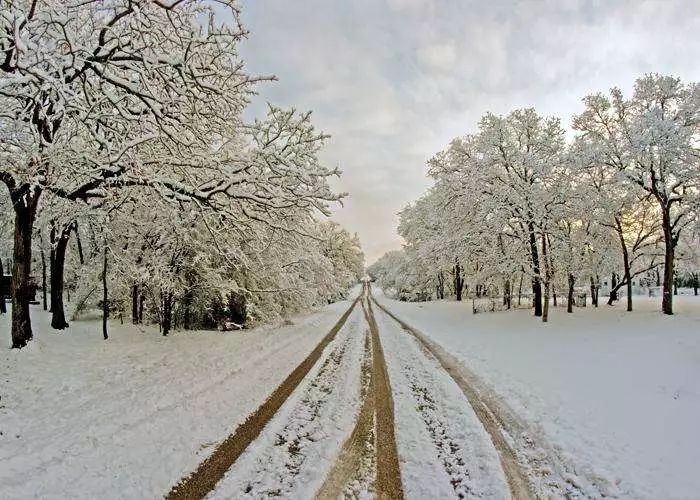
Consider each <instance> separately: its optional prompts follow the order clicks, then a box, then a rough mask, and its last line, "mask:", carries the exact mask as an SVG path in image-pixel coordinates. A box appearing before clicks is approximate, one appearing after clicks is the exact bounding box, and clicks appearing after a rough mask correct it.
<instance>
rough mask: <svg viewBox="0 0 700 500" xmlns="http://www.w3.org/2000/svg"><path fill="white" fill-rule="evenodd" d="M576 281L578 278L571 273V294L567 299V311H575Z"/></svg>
mask: <svg viewBox="0 0 700 500" xmlns="http://www.w3.org/2000/svg"><path fill="white" fill-rule="evenodd" d="M575 283H576V278H574V275H573V274H571V273H569V295H568V297H567V299H566V312H568V313H572V312H574V284H575Z"/></svg>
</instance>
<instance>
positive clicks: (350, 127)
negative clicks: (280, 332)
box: [242, 0, 700, 262]
mask: <svg viewBox="0 0 700 500" xmlns="http://www.w3.org/2000/svg"><path fill="white" fill-rule="evenodd" d="M242 7H243V16H244V22H245V25H246V27H247V28H248V29H249V30H250V31H251V35H250V38H249V40H247V41H246V42H245V43H244V44H243V47H242V54H243V56H244V58H245V60H246V62H247V65H248V68H249V70H250V71H251V72H253V73H257V74H270V73H273V74H276V75H277V76H278V77H279V79H280V81H279V82H277V83H274V84H266V85H263V86H261V88H260V89H259V90H260V99H257V100H256V101H255V102H254V103H253V106H252V111H251V112H252V113H259V112H261V111H262V110H263V108H264V106H263V104H264V100H270V101H272V102H274V103H276V104H279V105H284V106H295V107H297V108H298V109H313V110H314V115H313V117H314V122H315V123H316V125H317V126H318V127H319V128H320V129H322V130H323V131H325V132H327V133H330V134H331V135H332V138H331V140H330V141H329V143H328V147H327V148H326V150H325V151H324V153H323V156H322V158H323V160H324V161H326V162H327V163H329V164H331V165H339V166H340V168H341V169H342V170H343V172H344V173H343V176H342V178H341V179H340V180H339V181H337V182H335V184H334V186H335V187H336V188H337V189H338V190H341V191H347V192H349V193H350V197H349V198H348V199H347V200H346V202H345V205H344V207H339V208H337V209H336V210H335V212H334V218H335V219H336V220H338V222H340V223H341V224H343V225H344V226H345V227H347V228H348V229H349V230H351V231H356V232H358V233H359V235H360V238H361V240H362V243H363V247H364V249H365V251H366V253H367V258H368V261H369V262H372V261H373V260H374V259H376V258H378V257H379V256H380V255H381V253H383V252H384V251H387V250H390V249H392V248H398V247H399V246H400V244H401V241H400V238H399V237H398V236H397V235H396V230H395V229H396V224H397V217H396V213H397V212H398V211H399V210H400V209H401V208H402V207H403V206H404V205H405V204H406V203H408V202H409V201H411V200H413V199H415V198H416V197H418V196H420V195H421V194H422V193H423V192H424V190H425V189H426V188H427V187H428V186H429V184H430V182H429V179H427V178H426V168H425V162H426V160H427V159H428V158H430V157H431V156H432V155H433V154H435V153H436V152H437V151H438V150H440V149H442V148H443V147H445V146H446V145H447V144H448V143H449V141H450V140H451V139H452V138H453V137H455V136H457V135H462V134H465V133H468V132H470V131H473V130H474V129H475V127H476V125H477V123H478V120H479V118H480V117H481V115H482V114H483V113H484V112H486V111H493V112H495V113H507V112H509V111H511V110H512V109H515V108H518V107H526V106H533V107H535V108H537V109H538V111H540V112H541V113H543V114H549V115H556V116H559V117H561V118H562V123H563V124H564V125H565V126H568V124H569V121H570V118H571V115H572V114H574V113H576V112H578V111H580V110H581V101H580V100H581V98H582V97H583V96H584V95H585V94H587V93H591V92H597V91H606V90H607V89H609V88H610V87H612V86H614V85H617V86H620V87H622V88H623V90H625V89H626V90H630V89H631V88H632V85H633V82H634V79H635V78H636V77H638V76H640V75H641V74H643V73H645V72H650V71H656V72H661V73H669V74H673V75H677V76H680V77H681V78H683V79H684V80H689V81H699V80H700V59H699V58H697V57H692V55H694V54H698V53H700V37H698V36H697V34H696V31H697V26H699V25H700V2H695V1H692V0H688V1H681V0H668V1H664V2H661V1H635V0H610V1H605V2H603V1H595V0H570V1H566V2H559V1H555V0H548V1H542V2H520V1H515V0H512V1H511V0H499V1H493V2H482V1H476V0H473V1H468V0H464V1H462V0H459V1H458V0H443V1H440V2H435V1H433V0H385V1H383V2H382V1H378V0H356V1H353V2H346V1H343V0H305V1H304V2H280V1H274V0H242Z"/></svg>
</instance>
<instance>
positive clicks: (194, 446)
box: [0, 302, 349, 499]
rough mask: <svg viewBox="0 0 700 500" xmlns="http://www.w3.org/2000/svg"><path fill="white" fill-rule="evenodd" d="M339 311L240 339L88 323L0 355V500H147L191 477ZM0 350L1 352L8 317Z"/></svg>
mask: <svg viewBox="0 0 700 500" xmlns="http://www.w3.org/2000/svg"><path fill="white" fill-rule="evenodd" d="M348 306H349V302H339V303H336V304H333V305H331V306H328V307H327V308H324V309H323V310H321V311H318V312H316V313H314V314H311V315H309V316H307V317H303V318H296V319H293V322H294V324H292V325H286V326H281V327H280V326H277V327H262V328H257V329H254V330H250V331H245V332H227V333H220V332H197V333H193V332H187V333H185V332H174V334H173V335H172V336H171V337H168V338H163V337H162V336H160V334H159V333H158V330H157V328H150V327H147V328H144V329H143V330H139V329H137V328H135V327H133V326H131V325H124V326H120V325H119V323H118V322H112V324H111V331H110V335H111V338H110V339H109V340H108V341H103V340H102V337H101V330H100V323H99V321H97V320H89V321H87V320H86V321H76V322H73V323H72V324H71V327H70V329H68V330H66V331H64V332H63V333H58V334H57V333H52V330H50V328H49V327H48V323H49V319H50V318H49V315H48V314H46V313H44V312H43V311H41V310H39V309H34V310H33V311H32V318H33V321H34V325H35V327H34V331H35V340H34V341H32V342H31V343H30V345H29V346H28V347H27V348H25V349H22V350H21V351H17V350H10V349H3V350H2V351H1V352H2V353H1V354H0V380H1V381H2V383H1V384H0V498H3V499H14V498H105V499H106V498H157V497H161V496H162V495H164V494H165V493H167V491H168V490H169V489H170V487H171V486H172V485H173V484H174V483H175V482H176V481H177V480H178V479H179V478H180V477H182V476H184V475H186V474H187V473H189V472H190V471H192V470H193V469H194V468H196V466H197V465H198V463H199V462H200V461H201V460H202V459H203V458H204V457H206V456H207V454H208V453H210V452H211V450H212V449H213V446H214V445H215V444H216V443H217V442H218V441H220V440H221V439H223V438H224V437H226V436H227V435H228V434H229V433H231V432H232V431H233V430H234V429H235V427H236V426H237V425H238V424H239V423H240V422H241V421H242V420H243V419H244V418H245V417H246V416H247V415H248V414H249V413H250V412H251V411H252V410H254V409H255V408H256V407H257V406H258V405H259V404H260V403H261V402H262V401H263V400H264V399H265V398H266V397H267V396H268V395H269V394H270V393H271V392H272V390H273V389H274V388H275V387H276V386H277V385H278V384H279V383H280V382H281V381H282V380H283V379H284V378H285V377H286V376H287V375H288V373H289V371H290V370H291V369H292V368H293V367H294V366H296V365H297V364H298V363H299V362H300V361H301V360H302V359H303V358H304V357H305V356H306V355H307V354H308V353H309V352H310V351H311V350H312V349H313V348H314V347H315V346H316V344H317V343H318V341H319V340H320V339H321V337H322V336H323V335H325V334H326V333H327V332H328V331H329V330H330V328H331V327H332V325H333V324H334V323H335V322H336V321H337V320H338V318H339V317H340V315H341V314H342V313H343V312H344V311H345V310H346V309H347V307H348ZM0 332H1V334H0V343H2V345H4V346H9V345H10V340H9V315H5V316H2V317H0Z"/></svg>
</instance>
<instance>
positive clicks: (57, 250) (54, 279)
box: [51, 224, 70, 330]
mask: <svg viewBox="0 0 700 500" xmlns="http://www.w3.org/2000/svg"><path fill="white" fill-rule="evenodd" d="M55 229H56V228H55V227H54V226H53V224H52V226H51V243H52V246H53V247H54V251H53V259H52V260H51V327H52V328H54V329H56V330H63V329H64V328H68V322H67V321H66V313H65V311H64V309H63V271H64V267H65V262H66V250H67V248H68V239H69V238H70V226H69V227H68V228H66V227H63V228H62V229H61V231H60V234H59V235H58V237H56V233H55Z"/></svg>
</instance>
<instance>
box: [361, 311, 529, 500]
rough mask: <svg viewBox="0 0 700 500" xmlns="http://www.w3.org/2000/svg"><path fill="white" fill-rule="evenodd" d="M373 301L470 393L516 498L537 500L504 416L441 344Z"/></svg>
mask: <svg viewBox="0 0 700 500" xmlns="http://www.w3.org/2000/svg"><path fill="white" fill-rule="evenodd" d="M372 301H373V302H374V303H375V304H376V305H377V307H379V308H380V309H381V310H382V311H384V312H385V313H386V314H387V315H388V316H389V317H390V318H392V319H393V320H394V321H396V322H397V323H398V324H399V325H401V328H402V329H403V330H404V331H405V332H407V333H409V334H411V335H412V336H413V337H415V338H416V339H417V340H418V342H419V344H420V345H421V347H422V348H423V349H425V351H426V352H427V353H428V354H430V355H431V356H433V357H434V358H435V359H436V360H437V361H438V362H439V363H440V366H442V368H443V369H444V370H445V371H446V372H447V374H448V375H449V376H450V377H451V378H452V380H454V381H455V383H456V384H457V386H458V387H459V388H460V389H461V391H462V393H463V394H464V395H465V396H466V398H467V400H468V401H469V404H470V405H471V407H472V409H473V410H474V413H475V414H476V416H477V417H478V419H479V420H480V421H481V423H482V425H483V426H484V429H485V430H486V432H487V433H488V434H489V436H490V437H491V442H492V443H493V445H494V447H495V448H496V451H497V452H498V456H499V458H500V461H501V467H502V469H503V472H504V474H505V476H506V480H507V481H508V487H509V488H510V492H511V495H512V497H513V498H514V499H516V500H530V499H534V498H535V495H534V494H533V493H532V491H531V489H530V485H529V481H528V480H527V478H526V477H525V475H524V474H523V471H522V470H521V467H520V464H519V463H518V458H517V455H516V453H515V451H514V450H513V448H512V447H511V446H510V445H509V444H508V442H507V441H506V438H505V436H504V435H503V433H502V432H501V429H502V425H501V421H500V419H499V418H498V416H497V415H496V414H495V413H494V412H493V411H492V410H491V409H490V408H489V407H488V406H487V405H486V403H485V402H484V401H483V400H482V399H481V397H480V396H479V393H478V392H477V391H476V390H475V389H474V388H473V387H472V386H471V385H470V384H469V382H468V381H467V379H466V378H465V377H464V376H463V375H462V373H461V372H460V370H459V369H458V368H457V366H456V363H454V362H451V361H449V360H447V359H446V358H447V356H445V353H444V352H443V351H442V349H439V348H438V346H436V345H435V344H433V343H432V342H431V341H429V340H428V339H427V338H426V337H425V336H424V335H423V334H422V333H420V332H419V331H417V330H415V329H414V328H412V327H411V326H410V325H408V324H406V323H405V322H404V321H402V320H401V319H399V318H398V317H396V316H395V315H394V314H393V313H392V312H391V311H389V309H387V308H386V307H384V306H383V305H382V304H380V303H379V302H377V300H376V299H375V298H374V297H372Z"/></svg>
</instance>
